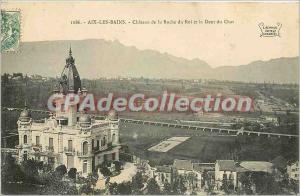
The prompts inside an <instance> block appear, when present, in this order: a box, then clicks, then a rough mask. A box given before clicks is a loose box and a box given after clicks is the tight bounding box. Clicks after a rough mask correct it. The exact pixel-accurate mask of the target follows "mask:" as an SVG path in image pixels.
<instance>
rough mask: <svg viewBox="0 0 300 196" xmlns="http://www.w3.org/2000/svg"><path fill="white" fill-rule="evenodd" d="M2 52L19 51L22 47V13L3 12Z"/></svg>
mask: <svg viewBox="0 0 300 196" xmlns="http://www.w3.org/2000/svg"><path fill="white" fill-rule="evenodd" d="M1 18H2V20H1V52H9V51H17V50H18V48H19V45H20V37H21V32H20V26H21V25H20V21H21V20H20V18H21V13H20V11H6V10H1Z"/></svg>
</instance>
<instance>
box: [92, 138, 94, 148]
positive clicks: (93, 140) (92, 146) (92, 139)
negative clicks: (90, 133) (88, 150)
mask: <svg viewBox="0 0 300 196" xmlns="http://www.w3.org/2000/svg"><path fill="white" fill-rule="evenodd" d="M92 148H94V139H92Z"/></svg>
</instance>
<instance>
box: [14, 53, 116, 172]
mask: <svg viewBox="0 0 300 196" xmlns="http://www.w3.org/2000/svg"><path fill="white" fill-rule="evenodd" d="M81 85H82V84H81V80H80V77H79V73H78V71H77V69H76V66H75V59H74V58H73V56H72V50H71V48H70V51H69V56H68V57H67V59H66V65H65V66H64V68H63V71H62V74H61V77H60V79H59V81H58V85H57V86H56V89H54V93H56V94H60V95H63V96H66V95H68V94H77V95H79V97H81V98H84V97H85V96H86V93H87V90H86V89H84V88H82V86H81ZM55 104H64V103H59V102H55ZM62 106H63V105H62ZM77 107H78V106H77V105H72V106H70V107H69V109H68V110H66V111H64V110H62V111H57V112H55V113H54V114H50V117H49V118H46V119H44V120H43V121H33V120H32V118H31V116H30V112H29V111H28V110H27V108H26V107H25V109H24V110H23V111H22V112H21V114H20V118H19V120H18V132H19V145H18V149H19V160H20V161H23V160H24V159H28V158H34V159H36V160H39V161H43V162H45V163H48V164H51V165H53V167H57V166H58V165H62V164H64V165H65V166H66V167H67V169H70V168H76V169H77V172H78V173H79V174H80V175H82V176H87V175H88V174H89V173H91V172H93V171H94V170H95V169H96V168H98V166H99V165H101V164H102V163H103V162H105V161H110V162H114V161H118V160H119V149H120V144H119V119H118V115H117V113H116V112H114V111H111V112H109V114H108V116H107V118H106V119H105V120H97V119H96V118H94V117H91V116H90V115H89V114H86V113H81V112H79V111H77Z"/></svg>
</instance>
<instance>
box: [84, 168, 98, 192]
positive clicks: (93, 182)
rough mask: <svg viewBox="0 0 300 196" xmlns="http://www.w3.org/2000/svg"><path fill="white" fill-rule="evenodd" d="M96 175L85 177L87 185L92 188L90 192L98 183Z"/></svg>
mask: <svg viewBox="0 0 300 196" xmlns="http://www.w3.org/2000/svg"><path fill="white" fill-rule="evenodd" d="M98 178H99V176H98V174H97V173H96V172H94V173H92V174H89V175H88V177H87V185H88V186H90V187H92V191H93V192H94V187H95V186H96V183H97V181H98Z"/></svg>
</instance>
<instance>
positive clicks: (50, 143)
mask: <svg viewBox="0 0 300 196" xmlns="http://www.w3.org/2000/svg"><path fill="white" fill-rule="evenodd" d="M49 148H53V138H51V137H50V138H49Z"/></svg>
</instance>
